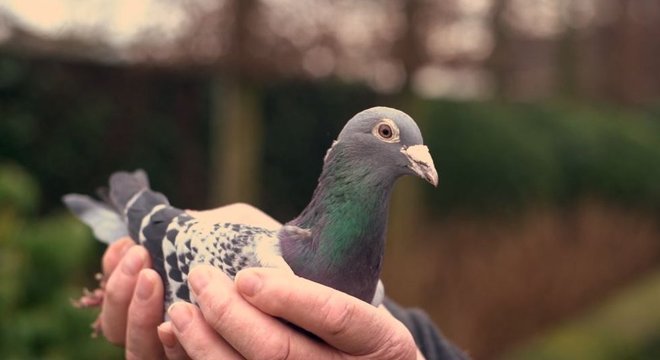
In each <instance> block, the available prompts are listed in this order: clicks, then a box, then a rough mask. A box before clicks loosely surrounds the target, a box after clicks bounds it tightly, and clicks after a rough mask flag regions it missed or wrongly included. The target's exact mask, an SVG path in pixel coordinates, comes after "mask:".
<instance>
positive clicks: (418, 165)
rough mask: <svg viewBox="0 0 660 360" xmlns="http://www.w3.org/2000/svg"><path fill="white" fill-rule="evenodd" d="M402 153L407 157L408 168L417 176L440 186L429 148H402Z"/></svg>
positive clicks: (418, 146)
mask: <svg viewBox="0 0 660 360" xmlns="http://www.w3.org/2000/svg"><path fill="white" fill-rule="evenodd" d="M401 152H402V153H403V155H405V156H406V158H407V159H408V161H409V162H410V164H408V168H409V169H410V170H412V171H413V172H414V173H415V174H417V176H419V177H421V178H422V179H425V180H426V181H428V182H430V183H431V184H433V186H436V187H437V186H438V172H437V171H436V170H435V166H434V165H433V159H432V158H431V154H430V153H429V148H427V147H426V146H424V145H413V146H410V147H403V148H401Z"/></svg>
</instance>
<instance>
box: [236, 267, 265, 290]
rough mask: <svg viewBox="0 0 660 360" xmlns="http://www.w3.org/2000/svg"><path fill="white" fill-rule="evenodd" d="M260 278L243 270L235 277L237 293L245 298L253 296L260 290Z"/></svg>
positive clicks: (249, 271) (252, 272) (251, 272)
mask: <svg viewBox="0 0 660 360" xmlns="http://www.w3.org/2000/svg"><path fill="white" fill-rule="evenodd" d="M261 285H262V281H261V276H260V275H259V274H258V273H257V272H255V271H251V270H249V269H248V270H244V271H241V272H239V273H238V274H237V275H236V287H237V288H238V291H240V292H241V293H242V294H244V295H247V296H254V295H255V294H256V293H257V292H259V290H260V289H261Z"/></svg>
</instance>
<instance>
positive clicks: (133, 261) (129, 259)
mask: <svg viewBox="0 0 660 360" xmlns="http://www.w3.org/2000/svg"><path fill="white" fill-rule="evenodd" d="M143 256H144V253H143V252H142V251H141V250H140V248H139V247H137V246H134V247H133V248H131V250H130V251H129V252H128V253H127V254H126V256H125V257H124V260H123V261H122V262H123V265H122V270H123V271H124V274H126V275H129V276H133V275H135V274H137V273H138V272H139V271H140V269H142V265H143V264H144V259H143Z"/></svg>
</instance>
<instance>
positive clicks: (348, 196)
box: [63, 107, 438, 308]
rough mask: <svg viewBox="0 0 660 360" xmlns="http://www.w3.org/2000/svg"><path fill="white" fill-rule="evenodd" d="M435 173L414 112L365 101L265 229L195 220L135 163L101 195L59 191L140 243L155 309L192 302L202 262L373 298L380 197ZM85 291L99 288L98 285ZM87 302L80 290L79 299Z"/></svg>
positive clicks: (72, 205) (377, 288) (379, 253)
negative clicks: (161, 290)
mask: <svg viewBox="0 0 660 360" xmlns="http://www.w3.org/2000/svg"><path fill="white" fill-rule="evenodd" d="M403 175H414V176H418V177H421V178H422V179H424V180H426V181H428V182H429V183H431V184H433V185H434V186H437V184H438V173H437V172H436V169H435V167H434V164H433V159H432V158H431V155H430V154H429V150H428V148H427V147H426V146H425V145H424V144H423V140H422V135H421V133H420V130H419V128H418V127H417V124H416V123H415V121H414V120H413V119H412V118H411V117H410V116H408V115H407V114H405V113H404V112H401V111H399V110H396V109H392V108H387V107H374V108H370V109H367V110H364V111H362V112H360V113H358V114H356V115H355V116H354V117H353V118H351V119H350V120H349V121H348V122H347V123H346V125H345V126H344V128H343V129H342V130H341V132H340V134H339V136H338V137H337V139H336V140H335V141H334V142H333V143H332V146H331V147H330V148H329V149H328V151H327V152H326V155H325V157H324V159H323V170H322V172H321V175H320V177H319V180H318V185H317V187H316V189H315V191H314V193H313V196H312V199H311V201H310V202H309V204H308V205H307V206H306V207H305V208H304V210H302V212H301V213H300V215H298V216H297V217H296V218H294V219H293V220H291V221H289V222H287V223H285V224H284V225H283V226H281V228H279V229H276V230H272V229H265V228H262V227H258V226H252V225H250V224H239V223H229V222H223V219H217V222H215V223H214V222H208V221H200V220H199V219H197V218H195V217H194V216H192V215H191V214H190V213H188V212H186V211H184V210H181V209H178V208H175V207H173V206H171V205H170V204H169V202H168V200H167V198H166V197H165V196H164V195H163V194H160V193H157V192H155V191H153V190H151V188H150V185H149V180H148V178H147V175H146V174H145V173H144V171H142V170H137V171H135V172H132V173H130V172H116V173H114V174H112V175H111V176H110V180H109V189H108V188H106V189H101V190H100V191H99V197H100V198H101V199H102V200H101V201H99V200H95V199H93V198H91V197H89V196H85V195H79V194H68V195H65V196H64V197H63V202H64V203H65V205H66V206H67V207H68V208H69V209H70V210H71V212H72V213H73V214H74V215H76V216H77V217H78V218H79V219H80V220H81V221H83V222H84V223H86V224H87V225H89V226H90V227H91V228H92V231H93V233H94V235H95V237H97V238H98V239H99V240H100V241H102V242H105V243H108V244H110V243H112V242H113V241H116V240H117V239H119V238H121V237H122V236H125V235H129V236H130V237H131V238H132V239H133V240H134V241H135V242H136V243H138V244H140V245H143V246H145V247H146V249H147V250H148V252H149V254H150V256H151V258H152V264H153V267H154V269H155V270H156V271H157V272H158V274H159V275H160V276H161V278H162V280H163V283H164V286H165V301H164V304H165V308H167V307H168V306H169V305H170V304H172V303H173V302H175V301H187V302H193V303H194V302H195V299H194V298H193V296H192V295H193V294H191V292H190V290H189V287H188V284H187V276H188V272H189V271H190V269H191V268H193V267H194V266H196V265H199V264H208V265H211V266H214V267H217V268H219V269H221V270H222V271H223V272H224V273H226V274H227V275H228V276H229V277H231V278H233V277H234V276H235V275H236V273H237V272H238V271H240V270H241V269H244V268H248V267H272V268H279V269H284V270H286V271H290V272H293V273H294V274H295V275H297V276H300V277H303V278H307V279H309V280H312V281H315V282H318V283H321V284H324V285H327V286H330V287H332V288H334V289H337V290H340V291H343V292H345V293H347V294H349V295H352V296H354V297H357V298H359V299H361V300H363V301H365V302H367V303H370V304H372V305H374V306H378V305H380V304H381V303H382V301H383V298H384V287H383V284H382V281H380V272H381V268H382V263H383V253H384V248H385V237H386V224H387V216H388V208H389V206H388V204H389V198H390V193H391V190H392V188H393V186H394V183H395V181H396V180H397V179H398V178H399V177H401V176H403ZM89 295H95V297H96V298H97V299H99V298H100V297H102V292H98V290H97V291H96V292H94V293H89ZM93 303H95V302H94V301H90V300H89V298H87V300H86V301H81V302H80V303H79V304H82V305H90V304H93Z"/></svg>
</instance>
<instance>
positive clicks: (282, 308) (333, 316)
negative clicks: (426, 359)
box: [100, 204, 423, 359]
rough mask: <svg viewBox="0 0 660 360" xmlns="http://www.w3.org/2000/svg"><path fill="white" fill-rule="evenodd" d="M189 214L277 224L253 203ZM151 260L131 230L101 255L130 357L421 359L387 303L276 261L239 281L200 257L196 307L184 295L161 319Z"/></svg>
mask: <svg viewBox="0 0 660 360" xmlns="http://www.w3.org/2000/svg"><path fill="white" fill-rule="evenodd" d="M190 213H191V215H193V216H195V217H198V218H199V219H201V220H202V221H212V219H218V218H222V219H223V221H228V222H239V223H247V224H252V225H258V226H262V227H266V228H269V229H276V228H278V227H279V226H280V224H279V223H278V222H276V221H275V220H273V219H272V218H270V217H269V216H268V215H266V214H264V213H263V212H261V211H260V210H258V209H256V208H254V207H252V206H249V205H246V204H233V205H229V206H225V207H222V208H218V209H214V210H210V211H204V212H190ZM150 267H151V262H150V260H149V256H148V253H147V251H146V249H145V248H144V247H142V246H138V245H135V244H134V243H133V241H132V240H131V239H129V238H123V239H121V240H119V241H117V242H115V243H113V244H112V245H111V246H110V247H109V248H108V250H107V251H106V253H105V254H104V257H103V272H104V275H105V278H106V279H107V283H106V287H105V295H104V301H103V307H102V310H101V315H100V317H101V324H102V331H103V334H104V335H105V337H106V338H107V339H108V340H109V341H110V342H112V343H114V344H117V345H120V346H124V347H125V354H126V358H127V359H162V358H163V357H167V358H168V359H191V358H192V359H217V358H220V359H324V358H328V359H335V358H337V359H341V358H355V359H420V358H423V356H422V355H421V353H420V352H419V351H418V350H417V348H416V346H415V343H414V340H413V338H412V335H411V334H410V332H409V331H408V330H407V329H406V327H405V326H404V325H403V324H402V323H401V322H399V321H398V320H396V319H395V318H394V317H393V316H392V315H391V314H390V313H389V312H388V311H387V310H386V309H385V308H384V307H383V306H381V307H379V308H375V307H373V306H371V305H369V304H367V303H365V302H363V301H361V300H358V299H357V298H354V297H352V296H349V295H347V294H344V293H342V292H340V291H337V290H334V289H331V288H329V287H326V286H323V285H320V284H317V283H314V282H312V281H309V280H306V279H303V278H300V277H297V276H295V275H292V274H291V273H289V272H285V271H281V270H277V269H265V268H252V269H245V270H243V271H241V272H239V273H238V274H237V276H236V278H235V281H232V280H231V279H230V278H229V277H227V276H226V275H225V274H224V273H222V272H221V271H220V270H219V269H216V268H212V267H209V266H204V265H201V266H197V267H195V268H194V269H192V270H191V272H190V274H189V277H188V281H189V285H190V287H191V290H192V292H193V294H194V295H195V298H196V301H197V303H198V305H199V307H197V306H194V305H192V304H189V303H185V302H177V303H175V304H173V305H172V306H170V308H169V309H167V312H168V314H169V316H170V318H171V321H167V322H163V321H162V311H163V284H162V281H161V280H160V277H159V276H158V274H157V273H156V272H155V271H154V270H152V269H151V268H150ZM279 319H284V320H286V321H287V322H289V323H291V324H295V325H296V326H298V327H299V328H302V329H305V330H307V331H308V332H310V333H312V334H314V335H316V336H317V337H318V338H320V339H322V340H323V342H321V341H318V340H316V339H313V338H312V337H310V336H309V335H307V334H304V333H303V332H301V331H300V330H297V329H294V328H293V327H292V326H289V325H287V324H285V323H284V322H282V321H281V320H279Z"/></svg>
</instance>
